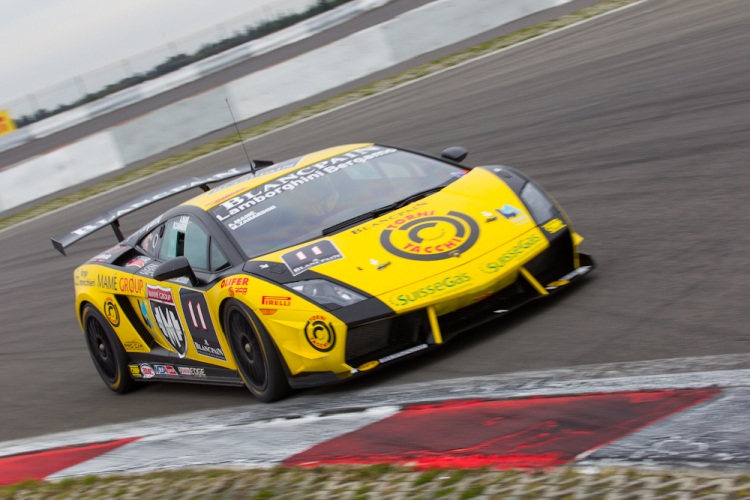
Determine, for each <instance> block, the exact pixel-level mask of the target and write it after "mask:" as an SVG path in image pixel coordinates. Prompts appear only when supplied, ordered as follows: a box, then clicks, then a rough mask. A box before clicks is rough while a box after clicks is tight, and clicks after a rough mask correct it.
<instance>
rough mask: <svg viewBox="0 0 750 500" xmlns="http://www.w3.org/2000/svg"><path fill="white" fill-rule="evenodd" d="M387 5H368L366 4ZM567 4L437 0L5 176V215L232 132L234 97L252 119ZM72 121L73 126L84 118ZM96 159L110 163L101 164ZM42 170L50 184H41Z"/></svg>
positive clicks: (1, 174) (0, 198)
mask: <svg viewBox="0 0 750 500" xmlns="http://www.w3.org/2000/svg"><path fill="white" fill-rule="evenodd" d="M384 1H385V0H363V1H362V2H361V4H366V3H367V2H370V3H369V4H370V5H375V2H384ZM568 1H570V0H436V1H434V2H432V3H429V4H426V5H424V6H422V7H419V8H417V9H414V10H412V11H409V12H406V13H405V14H403V15H401V16H398V17H396V18H394V19H392V20H390V21H387V22H384V23H382V24H379V25H377V26H373V27H371V28H368V29H366V30H363V31H360V32H357V33H354V34H352V35H349V36H347V37H345V38H343V39H341V40H338V41H336V42H333V43H331V44H328V45H326V46H324V47H320V48H318V49H315V50H313V51H310V52H308V53H306V54H302V55H300V56H298V57H295V58H293V59H289V60H287V61H284V62H283V63H280V64H277V65H275V66H272V67H270V68H266V69H264V70H261V71H258V72H255V73H252V74H249V75H247V76H244V77H242V78H239V79H237V80H234V81H232V82H230V83H228V84H225V85H222V86H220V87H217V88H215V89H213V90H211V91H208V92H205V93H202V94H199V95H197V96H193V97H190V98H187V99H184V100H182V101H179V102H176V103H173V104H170V105H168V106H165V107H163V108H161V109H157V110H155V111H152V112H150V113H147V114H145V115H143V116H141V117H139V118H136V119H134V120H131V121H129V122H127V123H123V124H121V125H118V126H116V127H113V128H111V129H109V130H108V131H105V132H100V133H98V134H96V135H94V136H91V137H87V138H85V139H82V140H80V141H78V142H76V143H73V144H70V145H68V146H65V147H63V148H60V149H58V150H56V151H53V152H52V153H49V154H47V155H42V156H39V157H37V158H33V159H31V160H27V161H24V162H21V163H19V164H17V165H15V166H13V167H10V168H7V169H5V170H3V171H0V212H2V211H4V210H8V209H10V208H13V207H16V206H19V205H21V204H23V203H26V202H29V201H32V200H34V199H37V198H40V197H43V196H46V195H48V194H51V193H54V192H55V191H58V190H61V189H65V188H67V187H70V186H73V185H75V184H76V183H80V182H84V181H86V180H90V179H92V178H95V177H98V176H99V175H102V174H104V173H107V172H111V171H112V170H116V169H118V168H122V167H124V166H125V165H128V164H130V163H133V162H135V161H138V160H142V159H144V158H148V157H150V156H152V155H154V154H157V153H159V152H162V151H166V150H168V149H170V148H172V147H175V146H178V145H180V144H183V143H185V142H187V141H189V140H192V139H196V138H198V137H201V136H204V135H206V134H208V133H210V132H213V131H215V130H219V129H222V128H225V127H228V126H231V124H232V121H231V117H230V115H229V113H228V112H227V109H226V102H225V100H227V99H228V100H229V102H230V103H231V105H232V108H233V109H234V110H235V116H236V118H237V119H238V120H246V119H248V118H252V117H253V116H257V115H259V114H262V113H265V112H267V111H270V110H273V109H277V108H279V107H282V106H286V105H288V104H292V103H294V102H297V101H300V100H302V99H306V98H308V97H312V96H314V95H316V94H319V93H320V92H323V91H325V90H329V89H334V88H336V87H339V86H341V85H344V84H346V83H348V82H352V81H354V80H357V79H359V78H361V77H364V76H367V75H369V74H372V73H375V72H377V71H381V70H383V69H387V68H389V67H391V66H393V65H396V64H398V63H401V62H404V61H408V60H409V59H412V58H414V57H416V56H419V55H421V54H424V53H427V52H431V51H433V50H437V49H439V48H441V47H445V46H448V45H450V44H453V43H456V42H458V41H460V40H464V39H466V38H469V37H472V36H474V35H477V34H479V33H482V32H484V31H488V30H490V29H493V28H496V27H498V26H501V25H503V24H507V23H509V22H512V21H514V20H516V19H520V18H522V17H526V16H528V15H530V14H533V13H535V12H539V11H541V10H545V9H548V8H551V7H555V6H557V5H561V4H564V3H567V2H568ZM347 5H350V4H347ZM269 50H270V49H269ZM206 61H208V60H206ZM206 64H208V63H206ZM212 64H217V65H218V64H222V63H220V62H218V61H214V62H213V63H212ZM162 85H165V86H166V85H168V83H162ZM92 104H93V103H92ZM69 119H70V120H71V123H72V122H75V120H83V119H84V118H83V117H80V116H75V117H71V118H69ZM40 123H41V122H40ZM78 123H79V122H78ZM26 128H29V127H26ZM50 128H51V127H50ZM22 130H24V129H22ZM13 135H14V134H9V137H12V136H13ZM107 148H110V149H111V150H108V151H105V149H107ZM97 158H102V159H103V160H102V161H101V165H98V164H97V162H96V159H97ZM92 159H94V160H92ZM40 172H43V174H41V175H43V176H44V182H41V181H38V180H37V179H39V178H40V177H41V176H40Z"/></svg>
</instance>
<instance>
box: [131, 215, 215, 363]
mask: <svg viewBox="0 0 750 500" xmlns="http://www.w3.org/2000/svg"><path fill="white" fill-rule="evenodd" d="M152 234H153V236H152ZM139 246H140V247H141V249H143V250H145V251H148V252H151V253H152V255H154V256H155V258H156V260H157V265H158V263H162V262H167V261H169V260H170V259H174V258H175V257H183V256H184V257H186V258H187V259H188V262H189V263H190V266H191V267H192V269H193V272H194V273H195V276H196V278H197V282H196V283H190V280H189V279H188V278H186V277H181V278H175V279H170V280H165V281H158V280H156V279H154V278H153V271H154V270H155V268H154V269H153V270H152V271H151V276H150V278H151V279H149V280H148V281H147V283H146V302H148V308H147V310H146V311H144V310H143V309H144V308H143V307H142V308H141V309H142V311H141V312H142V314H143V315H144V319H145V318H146V315H148V316H150V317H149V318H148V320H149V321H148V322H150V323H151V325H150V327H151V329H152V330H153V331H155V332H156V334H157V335H158V336H159V340H160V342H159V343H160V344H161V345H162V346H164V347H166V348H167V349H168V350H170V351H171V352H172V353H173V354H174V356H173V357H176V358H177V359H176V360H175V361H178V360H179V359H182V358H185V357H187V358H190V359H195V360H197V361H202V362H209V363H211V362H213V363H216V362H219V363H220V364H223V363H225V362H226V356H225V354H224V347H223V346H222V344H221V342H220V341H219V338H218V335H217V325H218V317H217V313H216V312H212V310H211V308H210V307H209V304H208V302H207V300H206V295H205V293H204V290H205V289H206V288H207V286H209V284H210V283H211V282H212V280H213V278H214V277H215V276H216V273H217V272H220V271H221V269H223V268H226V267H228V266H229V263H228V261H227V259H226V257H224V253H223V252H222V251H221V249H220V248H219V246H218V245H217V243H216V241H215V240H214V239H213V238H211V236H210V235H209V233H208V231H207V230H206V228H205V226H203V224H202V223H201V222H200V221H199V220H197V218H196V217H195V216H191V215H178V216H176V217H173V218H171V219H169V220H167V221H166V223H165V224H163V226H161V227H160V228H156V229H154V231H152V233H150V234H149V235H146V236H145V237H144V238H143V239H142V240H141V243H140V244H139Z"/></svg>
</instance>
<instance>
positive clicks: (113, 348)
mask: <svg viewBox="0 0 750 500" xmlns="http://www.w3.org/2000/svg"><path fill="white" fill-rule="evenodd" d="M83 333H84V336H85V338H86V345H87V346H88V348H89V354H90V355H91V359H92V361H93V362H94V367H96V371H98V372H99V376H100V377H101V378H102V380H103V381H104V383H105V384H106V386H107V387H109V388H110V390H112V391H113V392H116V393H118V394H124V393H126V392H129V391H131V390H133V388H135V381H134V380H133V378H132V377H131V376H130V371H129V370H128V362H129V359H130V358H128V355H127V353H126V352H125V348H123V346H122V343H121V342H120V339H119V338H118V337H117V335H116V334H115V332H114V330H113V329H112V327H111V326H109V322H108V321H107V320H106V319H104V316H103V315H102V314H101V313H100V312H99V311H98V310H97V309H96V308H95V307H94V306H92V305H91V304H88V305H86V306H85V307H84V308H83Z"/></svg>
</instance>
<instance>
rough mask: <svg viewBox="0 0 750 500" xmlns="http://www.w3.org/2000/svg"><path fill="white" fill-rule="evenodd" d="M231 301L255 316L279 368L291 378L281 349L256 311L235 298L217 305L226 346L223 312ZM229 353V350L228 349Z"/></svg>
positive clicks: (227, 342)
mask: <svg viewBox="0 0 750 500" xmlns="http://www.w3.org/2000/svg"><path fill="white" fill-rule="evenodd" d="M232 300H235V301H237V302H239V303H240V304H242V305H244V306H245V307H247V308H248V309H249V310H250V312H251V313H252V314H253V316H255V319H256V320H257V321H258V323H260V324H261V325H262V326H263V329H264V330H265V331H266V334H267V335H268V338H269V339H271V347H272V348H273V351H274V354H275V355H276V357H277V358H278V360H279V361H280V362H281V367H282V368H283V369H284V373H285V374H286V376H287V377H291V376H292V372H291V371H290V370H289V366H288V365H287V363H286V359H284V356H283V355H282V354H281V349H279V346H278V344H277V343H276V339H275V338H274V337H273V335H271V332H270V331H269V330H268V328H267V327H266V324H265V323H264V322H263V320H262V319H260V316H259V315H258V314H257V313H256V310H255V309H253V307H252V306H251V305H250V304H248V303H247V302H246V301H244V300H240V299H238V298H237V297H234V298H233V297H226V298H224V300H222V301H221V304H219V325H220V326H221V333H222V335H224V341H225V342H226V344H227V345H229V343H230V339H229V336H228V335H227V331H226V325H225V324H224V311H226V308H227V305H228V304H230V303H231V301H232ZM230 351H231V349H230ZM232 357H234V354H232ZM234 362H235V364H236V363H237V360H234Z"/></svg>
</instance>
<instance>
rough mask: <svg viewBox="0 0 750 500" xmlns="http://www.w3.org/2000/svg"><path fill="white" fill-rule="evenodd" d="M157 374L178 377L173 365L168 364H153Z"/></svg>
mask: <svg viewBox="0 0 750 500" xmlns="http://www.w3.org/2000/svg"><path fill="white" fill-rule="evenodd" d="M154 368H155V369H156V374H157V375H168V376H170V377H179V375H177V371H176V370H175V369H174V367H172V366H169V365H154Z"/></svg>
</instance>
